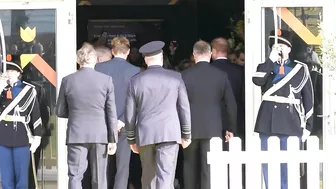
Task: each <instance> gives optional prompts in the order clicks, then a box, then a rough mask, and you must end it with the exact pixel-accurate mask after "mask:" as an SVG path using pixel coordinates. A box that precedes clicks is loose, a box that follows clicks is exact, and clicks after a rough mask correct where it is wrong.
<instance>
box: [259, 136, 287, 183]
mask: <svg viewBox="0 0 336 189" xmlns="http://www.w3.org/2000/svg"><path fill="white" fill-rule="evenodd" d="M259 137H260V139H261V150H262V151H267V150H268V145H267V140H268V138H269V137H270V136H269V135H263V134H259ZM278 137H279V139H280V150H287V138H288V136H283V135H279V136H278ZM280 166H281V167H280V171H281V189H288V173H287V163H281V165H280ZM262 170H263V175H264V179H265V185H266V189H268V165H267V164H266V163H263V164H262Z"/></svg>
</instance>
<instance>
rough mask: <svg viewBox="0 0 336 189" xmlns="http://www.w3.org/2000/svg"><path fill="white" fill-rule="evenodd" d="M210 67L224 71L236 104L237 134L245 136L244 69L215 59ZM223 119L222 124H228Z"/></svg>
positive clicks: (227, 61) (226, 61)
mask: <svg viewBox="0 0 336 189" xmlns="http://www.w3.org/2000/svg"><path fill="white" fill-rule="evenodd" d="M211 65H213V66H215V67H217V68H219V69H220V70H222V71H224V72H225V73H226V74H227V76H228V79H229V81H230V84H231V88H232V92H233V94H234V97H235V100H236V103H237V134H239V135H240V136H244V134H245V73H244V67H243V66H240V65H238V64H233V63H231V62H230V61H229V60H228V59H217V60H215V61H213V62H212V63H211ZM227 116H228V115H226V119H224V120H223V121H224V124H226V125H227V124H229V122H228V119H227Z"/></svg>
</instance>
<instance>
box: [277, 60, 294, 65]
mask: <svg viewBox="0 0 336 189" xmlns="http://www.w3.org/2000/svg"><path fill="white" fill-rule="evenodd" d="M289 63H291V61H290V59H287V60H285V62H284V65H288V64H289ZM278 64H279V65H280V62H278Z"/></svg>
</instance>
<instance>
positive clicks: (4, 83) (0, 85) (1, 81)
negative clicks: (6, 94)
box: [0, 78, 8, 90]
mask: <svg viewBox="0 0 336 189" xmlns="http://www.w3.org/2000/svg"><path fill="white" fill-rule="evenodd" d="M7 85H8V83H7V79H5V78H0V90H3V89H4V88H5V87H6V86H7Z"/></svg>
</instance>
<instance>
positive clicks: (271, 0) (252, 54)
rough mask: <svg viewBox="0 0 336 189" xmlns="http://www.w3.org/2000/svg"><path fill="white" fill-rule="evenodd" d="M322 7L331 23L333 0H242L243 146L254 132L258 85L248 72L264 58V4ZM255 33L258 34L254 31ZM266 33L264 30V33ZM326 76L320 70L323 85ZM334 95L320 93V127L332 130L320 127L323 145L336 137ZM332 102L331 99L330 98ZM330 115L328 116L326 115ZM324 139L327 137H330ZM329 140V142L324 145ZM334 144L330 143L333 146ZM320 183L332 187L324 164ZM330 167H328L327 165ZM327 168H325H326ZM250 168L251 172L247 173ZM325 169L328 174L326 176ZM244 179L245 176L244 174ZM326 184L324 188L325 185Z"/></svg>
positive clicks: (327, 20)
mask: <svg viewBox="0 0 336 189" xmlns="http://www.w3.org/2000/svg"><path fill="white" fill-rule="evenodd" d="M274 6H275V7H278V8H280V7H288V8H289V7H322V8H323V22H324V23H325V24H326V23H329V24H334V23H332V22H331V16H333V12H332V11H333V10H332V8H333V7H336V1H335V0H320V1H316V0H281V1H279V0H245V57H246V58H245V62H246V64H245V92H246V94H245V102H246V105H245V108H246V110H245V113H246V125H245V129H246V141H245V144H246V150H249V149H253V148H252V147H251V143H249V141H250V139H251V137H253V136H256V135H258V134H257V133H254V127H255V121H256V117H257V114H258V110H259V106H260V103H261V92H260V88H259V87H257V86H255V85H254V84H253V83H252V75H253V73H254V72H255V71H256V68H257V66H258V64H259V63H261V62H264V61H265V52H264V49H265V16H264V15H265V11H264V8H266V7H274ZM258 34H259V35H258ZM266 35H267V34H266ZM328 80H329V78H328V77H327V76H326V74H324V76H323V88H325V87H330V83H329V81H328ZM333 98H335V97H332V96H330V95H329V94H327V93H323V114H324V115H323V117H324V118H323V128H324V129H323V130H327V129H325V128H330V129H331V130H333V131H335V132H333V133H331V134H330V133H327V132H325V131H323V149H326V147H327V146H330V147H329V148H328V149H330V148H331V146H332V144H331V142H332V141H334V138H335V137H336V136H335V135H336V129H335V124H334V120H335V119H334V118H333V116H335V114H334V113H332V112H333V111H331V110H332V109H331V107H330V102H331V101H332V99H333ZM333 101H334V102H335V100H333ZM330 117H332V118H330ZM328 139H331V140H330V141H329V140H328ZM329 143H330V145H328V144H329ZM333 147H334V146H333ZM323 167H324V174H323V185H324V188H325V187H328V186H329V187H330V186H331V187H332V186H335V185H333V183H334V182H333V180H335V179H332V177H330V176H331V175H330V172H329V171H328V168H327V167H326V166H325V165H324V166H323ZM330 169H332V168H330ZM330 169H329V170H330ZM249 172H251V173H249ZM252 172H253V170H246V174H247V175H248V174H253V173H252ZM326 172H328V173H329V174H328V175H329V176H328V177H326V175H327V174H326ZM247 179H248V178H247ZM329 187H328V188H329Z"/></svg>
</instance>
